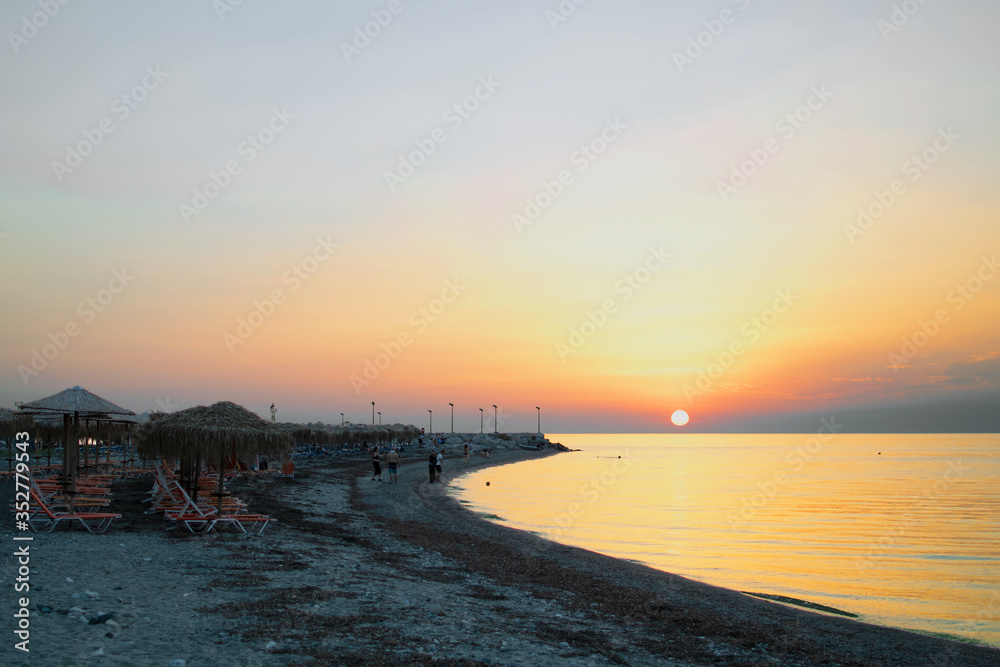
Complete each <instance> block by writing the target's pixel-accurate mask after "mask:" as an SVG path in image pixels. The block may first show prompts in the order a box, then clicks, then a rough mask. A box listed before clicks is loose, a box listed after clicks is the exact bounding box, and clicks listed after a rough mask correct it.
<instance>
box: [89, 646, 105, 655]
mask: <svg viewBox="0 0 1000 667" xmlns="http://www.w3.org/2000/svg"><path fill="white" fill-rule="evenodd" d="M90 655H104V649H103V648H99V649H97V650H96V651H94V652H93V653H91V654H90Z"/></svg>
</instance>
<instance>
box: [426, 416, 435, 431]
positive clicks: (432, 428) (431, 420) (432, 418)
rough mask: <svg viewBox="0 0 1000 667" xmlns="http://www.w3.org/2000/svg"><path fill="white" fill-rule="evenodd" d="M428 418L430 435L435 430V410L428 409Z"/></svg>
mask: <svg viewBox="0 0 1000 667" xmlns="http://www.w3.org/2000/svg"><path fill="white" fill-rule="evenodd" d="M427 419H428V422H427V434H428V435H430V434H431V433H433V432H434V411H433V410H428V411H427Z"/></svg>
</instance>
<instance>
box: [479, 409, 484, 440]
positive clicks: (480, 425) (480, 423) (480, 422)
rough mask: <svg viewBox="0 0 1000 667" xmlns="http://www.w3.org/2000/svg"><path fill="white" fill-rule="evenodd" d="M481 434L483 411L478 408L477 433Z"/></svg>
mask: <svg viewBox="0 0 1000 667" xmlns="http://www.w3.org/2000/svg"><path fill="white" fill-rule="evenodd" d="M482 432H483V409H482V408H479V433H480V435H481V434H482Z"/></svg>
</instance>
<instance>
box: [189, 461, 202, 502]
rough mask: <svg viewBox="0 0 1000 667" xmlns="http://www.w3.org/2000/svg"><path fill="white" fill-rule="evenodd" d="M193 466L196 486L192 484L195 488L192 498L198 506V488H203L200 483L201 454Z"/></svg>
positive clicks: (193, 477)
mask: <svg viewBox="0 0 1000 667" xmlns="http://www.w3.org/2000/svg"><path fill="white" fill-rule="evenodd" d="M192 466H193V468H194V474H193V475H191V477H192V479H193V480H194V484H192V486H193V487H194V488H193V489H192V491H191V497H192V498H194V504H195V505H197V504H198V488H199V487H200V486H201V484H200V483H199V482H200V480H201V455H200V454H199V455H198V457H197V458H196V459H195V460H194V463H193V464H192Z"/></svg>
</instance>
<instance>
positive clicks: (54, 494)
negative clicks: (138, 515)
mask: <svg viewBox="0 0 1000 667" xmlns="http://www.w3.org/2000/svg"><path fill="white" fill-rule="evenodd" d="M110 483H111V479H110V478H108V477H105V476H95V477H84V478H81V479H79V480H77V484H76V492H75V493H70V492H69V491H67V490H66V489H64V488H63V486H62V484H61V483H60V482H59V481H58V479H57V478H55V477H45V478H38V479H36V478H35V477H33V476H29V477H28V485H29V488H28V494H29V497H30V500H29V503H28V525H30V526H31V528H32V529H33V530H35V531H39V532H46V533H48V532H52V531H53V530H55V527H56V526H58V525H59V524H60V523H62V522H63V521H65V522H67V523H69V524H73V523H76V522H79V523H80V525H82V526H83V527H84V528H86V529H87V530H88V531H90V532H92V533H94V532H97V533H103V532H104V531H105V530H107V529H108V526H110V525H111V522H112V521H114V520H115V519H120V518H121V516H122V515H121V514H112V513H109V512H99V511H96V510H99V509H101V508H104V507H107V506H108V504H110V502H111V499H110V497H109V496H110V493H111V490H110V488H109V486H110Z"/></svg>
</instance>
